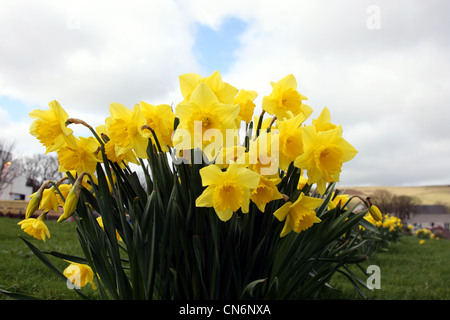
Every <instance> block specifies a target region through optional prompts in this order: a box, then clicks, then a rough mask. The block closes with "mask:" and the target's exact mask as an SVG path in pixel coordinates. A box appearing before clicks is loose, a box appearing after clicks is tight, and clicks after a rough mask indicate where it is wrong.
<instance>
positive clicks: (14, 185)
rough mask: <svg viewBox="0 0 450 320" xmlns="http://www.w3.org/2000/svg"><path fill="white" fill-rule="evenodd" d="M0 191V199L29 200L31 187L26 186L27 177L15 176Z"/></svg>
mask: <svg viewBox="0 0 450 320" xmlns="http://www.w3.org/2000/svg"><path fill="white" fill-rule="evenodd" d="M5 184H6V186H5V187H4V188H3V189H2V191H0V200H29V196H30V195H31V194H32V193H33V188H32V187H28V186H27V178H25V177H24V176H16V177H15V178H14V179H12V181H11V182H10V183H6V182H5Z"/></svg>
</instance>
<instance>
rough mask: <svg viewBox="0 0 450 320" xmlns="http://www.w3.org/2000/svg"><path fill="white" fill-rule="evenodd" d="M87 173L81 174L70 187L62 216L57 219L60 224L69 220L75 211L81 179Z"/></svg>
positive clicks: (81, 185)
mask: <svg viewBox="0 0 450 320" xmlns="http://www.w3.org/2000/svg"><path fill="white" fill-rule="evenodd" d="M86 174H87V173H86V172H82V173H81V174H80V175H79V176H78V177H77V179H76V180H75V183H74V184H73V186H72V189H70V191H69V193H68V194H67V197H66V199H65V201H64V207H63V209H64V212H63V214H62V215H61V216H60V217H59V218H58V221H57V222H62V221H64V220H66V219H68V218H70V217H71V216H72V215H73V213H74V212H75V210H76V209H77V205H78V199H79V198H80V193H81V189H82V188H83V179H84V177H85V175H86Z"/></svg>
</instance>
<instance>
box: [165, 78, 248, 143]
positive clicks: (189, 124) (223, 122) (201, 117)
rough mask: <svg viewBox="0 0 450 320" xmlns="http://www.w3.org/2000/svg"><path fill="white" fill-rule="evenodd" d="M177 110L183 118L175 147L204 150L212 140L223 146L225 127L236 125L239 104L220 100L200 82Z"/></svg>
mask: <svg viewBox="0 0 450 320" xmlns="http://www.w3.org/2000/svg"><path fill="white" fill-rule="evenodd" d="M175 114H176V115H177V117H178V118H179V119H180V124H179V125H178V128H177V130H176V134H178V135H177V136H174V144H175V148H178V149H185V150H187V149H192V148H200V149H202V150H203V149H204V148H205V147H206V146H207V145H208V144H210V143H212V142H215V143H218V147H220V146H222V145H223V140H224V138H225V137H226V130H227V129H231V130H233V129H236V124H235V120H236V117H237V116H238V114H239V105H232V104H223V103H221V102H220V101H219V100H218V98H217V96H216V95H215V94H214V92H213V91H212V90H211V88H210V87H209V86H208V85H207V84H205V83H204V82H201V83H200V84H199V85H198V86H197V87H196V88H195V90H194V91H193V92H192V94H191V95H190V100H189V101H188V102H181V103H179V104H178V105H177V107H176V110H175ZM217 139H218V141H217Z"/></svg>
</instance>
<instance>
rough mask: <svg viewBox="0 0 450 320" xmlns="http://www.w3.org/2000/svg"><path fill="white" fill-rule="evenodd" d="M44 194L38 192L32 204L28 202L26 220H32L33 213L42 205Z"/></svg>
mask: <svg viewBox="0 0 450 320" xmlns="http://www.w3.org/2000/svg"><path fill="white" fill-rule="evenodd" d="M41 199H42V193H39V192H36V194H35V195H34V197H33V198H31V200H30V202H28V206H27V211H26V212H25V219H28V218H30V217H31V216H32V215H33V213H35V212H36V210H37V209H38V208H39V204H40V203H41Z"/></svg>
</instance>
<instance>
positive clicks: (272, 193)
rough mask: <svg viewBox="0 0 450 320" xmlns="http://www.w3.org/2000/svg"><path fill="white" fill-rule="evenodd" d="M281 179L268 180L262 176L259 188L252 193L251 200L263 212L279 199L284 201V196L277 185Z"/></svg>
mask: <svg viewBox="0 0 450 320" xmlns="http://www.w3.org/2000/svg"><path fill="white" fill-rule="evenodd" d="M280 182H281V179H280V178H272V179H271V178H266V177H264V176H261V179H260V180H259V184H258V186H257V187H256V188H255V189H253V190H252V192H251V193H250V199H251V200H252V201H253V202H254V203H255V204H256V206H257V207H258V209H259V210H260V211H261V212H264V210H265V209H266V205H267V204H268V203H269V202H271V201H273V200H277V199H282V198H283V195H282V194H281V193H280V192H279V191H278V188H277V185H278V184H279V183H280Z"/></svg>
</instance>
